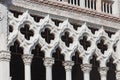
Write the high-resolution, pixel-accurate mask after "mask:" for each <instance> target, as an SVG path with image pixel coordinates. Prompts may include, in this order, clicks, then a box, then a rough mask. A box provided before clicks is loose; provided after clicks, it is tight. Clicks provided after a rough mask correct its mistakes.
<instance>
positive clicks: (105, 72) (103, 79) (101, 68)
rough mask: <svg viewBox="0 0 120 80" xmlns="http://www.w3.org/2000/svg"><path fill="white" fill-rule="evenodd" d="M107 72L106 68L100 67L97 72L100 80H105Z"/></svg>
mask: <svg viewBox="0 0 120 80" xmlns="http://www.w3.org/2000/svg"><path fill="white" fill-rule="evenodd" d="M107 71H108V67H100V69H99V72H100V76H101V80H107Z"/></svg>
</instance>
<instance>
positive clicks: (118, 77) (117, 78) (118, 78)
mask: <svg viewBox="0 0 120 80" xmlns="http://www.w3.org/2000/svg"><path fill="white" fill-rule="evenodd" d="M116 80H120V71H116Z"/></svg>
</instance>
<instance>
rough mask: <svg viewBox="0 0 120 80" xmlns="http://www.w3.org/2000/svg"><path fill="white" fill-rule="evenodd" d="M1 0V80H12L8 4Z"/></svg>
mask: <svg viewBox="0 0 120 80" xmlns="http://www.w3.org/2000/svg"><path fill="white" fill-rule="evenodd" d="M6 2H7V0H0V80H10V64H9V62H10V52H9V51H8V47H7V42H8V6H7V5H8V4H7V3H6Z"/></svg>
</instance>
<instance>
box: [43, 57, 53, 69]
mask: <svg viewBox="0 0 120 80" xmlns="http://www.w3.org/2000/svg"><path fill="white" fill-rule="evenodd" d="M53 64H54V58H51V57H46V58H44V65H45V66H46V67H51V66H52V65H53Z"/></svg>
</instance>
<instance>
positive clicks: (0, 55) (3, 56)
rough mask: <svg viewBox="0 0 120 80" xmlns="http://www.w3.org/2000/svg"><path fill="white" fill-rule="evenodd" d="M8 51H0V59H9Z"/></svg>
mask: <svg viewBox="0 0 120 80" xmlns="http://www.w3.org/2000/svg"><path fill="white" fill-rule="evenodd" d="M10 57H11V55H10V52H9V51H0V61H7V62H9V61H10Z"/></svg>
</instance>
